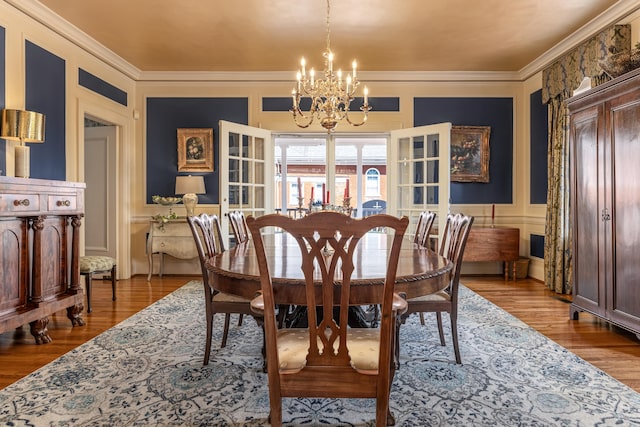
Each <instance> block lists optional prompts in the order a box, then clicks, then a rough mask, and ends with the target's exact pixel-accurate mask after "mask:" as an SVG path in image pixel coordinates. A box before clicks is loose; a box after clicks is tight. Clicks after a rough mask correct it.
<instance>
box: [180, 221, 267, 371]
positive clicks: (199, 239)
mask: <svg viewBox="0 0 640 427" xmlns="http://www.w3.org/2000/svg"><path fill="white" fill-rule="evenodd" d="M187 221H188V223H189V227H190V228H191V233H193V238H194V240H195V243H196V248H197V249H198V257H199V258H200V267H201V269H202V284H203V285H204V296H205V298H204V300H205V308H206V316H207V340H206V346H205V351H204V363H203V364H204V365H208V364H209V354H210V353H211V335H212V334H213V318H214V316H215V314H216V313H224V329H223V332H222V343H221V344H220V347H221V348H223V347H225V346H226V345H227V336H228V334H229V320H230V318H231V314H233V313H236V314H239V315H240V318H239V320H238V325H241V324H242V316H243V315H245V314H250V315H254V317H255V315H256V313H254V312H253V311H252V310H251V300H249V299H247V298H242V297H238V296H235V295H231V294H227V293H224V292H218V291H216V290H215V286H214V283H211V281H210V275H209V271H208V270H207V266H206V262H207V260H209V258H211V257H213V256H216V255H218V254H220V253H222V252H224V244H223V243H222V239H221V232H220V221H219V220H218V217H217V216H216V215H208V214H206V213H202V214H200V215H198V216H189V217H187ZM258 317H259V316H258ZM256 321H257V322H258V324H261V323H262V321H261V319H256Z"/></svg>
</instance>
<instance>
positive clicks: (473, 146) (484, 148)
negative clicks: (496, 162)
mask: <svg viewBox="0 0 640 427" xmlns="http://www.w3.org/2000/svg"><path fill="white" fill-rule="evenodd" d="M490 134H491V127H490V126H452V128H451V181H457V182H489V135H490Z"/></svg>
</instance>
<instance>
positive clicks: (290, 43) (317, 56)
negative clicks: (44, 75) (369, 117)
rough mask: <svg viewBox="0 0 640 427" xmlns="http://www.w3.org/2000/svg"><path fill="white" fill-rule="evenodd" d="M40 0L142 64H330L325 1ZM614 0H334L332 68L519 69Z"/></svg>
mask: <svg viewBox="0 0 640 427" xmlns="http://www.w3.org/2000/svg"><path fill="white" fill-rule="evenodd" d="M12 2H13V3H16V2H15V1H12ZM40 3H42V4H43V5H45V6H46V7H48V8H50V9H51V10H52V11H53V12H55V13H56V14H57V15H59V16H61V17H63V18H64V19H65V20H67V21H69V22H71V23H72V24H73V25H75V26H76V27H78V28H79V29H80V30H81V31H82V32H84V33H86V34H88V35H89V36H91V37H92V38H93V39H95V40H97V41H98V42H99V43H101V44H102V45H104V46H106V47H107V48H108V49H110V50H111V51H113V52H114V53H115V54H117V55H118V56H120V57H121V58H122V59H124V60H125V61H126V62H128V63H129V64H131V65H132V66H134V67H136V68H137V69H139V70H140V71H142V72H151V71H175V72H178V71H210V72H217V71H220V72H233V71H254V72H256V71H262V72H265V71H289V70H292V71H293V70H295V69H297V68H298V66H299V60H300V57H302V56H304V57H305V58H306V61H307V64H308V65H307V66H308V67H309V68H310V67H312V66H314V67H315V68H316V69H322V68H324V64H323V61H322V56H321V54H322V51H323V50H324V49H325V46H326V35H327V31H326V30H327V4H326V1H325V0H268V1H267V0H232V1H230V0H217V1H210V0H209V1H203V0H180V1H176V0H109V1H105V0H40ZM617 3H618V4H619V3H627V4H629V3H630V1H629V0H619V1H616V0H481V1H480V0H395V1H394V0H368V1H363V0H360V1H355V0H333V2H332V3H331V9H330V29H331V33H330V34H331V46H332V50H333V51H334V54H335V64H336V68H338V67H342V68H345V69H347V68H350V67H351V65H350V64H351V62H352V60H353V59H357V60H358V68H359V69H360V70H365V71H379V72H391V71H475V72H478V71H502V72H509V71H519V70H521V69H522V68H523V67H526V66H527V65H528V64H530V63H531V62H532V61H534V60H535V59H536V58H538V57H540V56H541V55H543V54H544V53H545V52H546V51H548V50H549V49H551V48H552V47H553V46H555V45H557V44H558V43H560V42H561V41H562V40H564V39H565V38H567V37H568V36H570V35H571V34H572V33H574V32H576V31H577V30H579V29H580V28H581V27H583V26H585V24H587V23H588V22H589V21H591V20H592V19H594V18H596V17H597V16H598V15H600V14H601V13H603V12H604V11H606V10H607V9H608V8H609V7H611V6H612V5H615V4H617ZM633 3H637V2H633Z"/></svg>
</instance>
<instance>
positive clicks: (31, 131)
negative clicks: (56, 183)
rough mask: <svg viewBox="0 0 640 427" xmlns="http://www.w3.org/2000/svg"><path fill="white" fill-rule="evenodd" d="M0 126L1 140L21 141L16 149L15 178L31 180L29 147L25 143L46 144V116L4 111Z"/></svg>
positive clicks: (30, 112) (19, 111)
mask: <svg viewBox="0 0 640 427" xmlns="http://www.w3.org/2000/svg"><path fill="white" fill-rule="evenodd" d="M0 124H1V126H0V138H4V139H13V140H18V141H20V145H18V146H16V147H15V154H14V157H15V176H18V177H22V178H29V167H30V160H29V147H28V146H26V145H25V142H38V143H40V142H44V114H42V113H36V112H35V111H24V110H10V109H3V110H2V121H1V122H0Z"/></svg>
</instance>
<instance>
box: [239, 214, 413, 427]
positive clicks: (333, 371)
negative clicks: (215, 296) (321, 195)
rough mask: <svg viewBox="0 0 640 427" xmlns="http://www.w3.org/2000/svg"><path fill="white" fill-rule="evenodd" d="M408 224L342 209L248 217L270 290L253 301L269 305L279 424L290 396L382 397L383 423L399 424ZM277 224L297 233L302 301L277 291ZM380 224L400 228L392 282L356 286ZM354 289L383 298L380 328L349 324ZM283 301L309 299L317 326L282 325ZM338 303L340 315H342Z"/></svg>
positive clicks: (272, 388) (272, 391)
mask: <svg viewBox="0 0 640 427" xmlns="http://www.w3.org/2000/svg"><path fill="white" fill-rule="evenodd" d="M408 223H409V219H408V218H406V217H403V218H396V217H393V216H390V215H373V216H369V217H367V218H363V219H354V218H350V217H349V216H347V215H344V214H342V213H337V212H317V213H311V214H309V215H308V216H306V217H304V218H301V219H298V220H294V219H291V218H288V217H286V216H283V215H278V214H273V215H265V216H262V217H259V218H254V217H251V216H249V217H248V218H247V224H248V226H249V230H250V231H251V235H252V238H253V242H254V245H255V249H256V254H257V259H258V266H259V270H260V283H261V287H262V295H261V296H260V297H259V298H257V299H256V300H254V302H252V304H254V303H255V304H256V306H257V307H264V327H265V335H266V341H267V349H266V350H267V366H268V370H267V376H268V380H269V403H270V408H271V411H270V416H269V420H270V423H271V425H273V426H280V425H281V424H282V398H283V397H319V398H375V399H376V425H377V426H384V425H394V424H395V420H394V419H393V416H392V414H391V411H390V410H389V394H390V387H391V383H392V381H393V376H394V373H395V365H394V363H393V348H394V342H395V318H396V315H397V314H399V313H401V312H402V311H403V310H404V304H405V303H406V301H403V299H402V298H400V297H399V296H398V295H397V294H395V293H394V285H395V276H396V270H397V266H398V257H399V255H400V245H401V242H402V239H403V236H404V233H405V231H406V228H407V225H408ZM273 227H278V228H280V229H282V231H283V232H285V233H289V234H290V235H291V236H292V237H293V238H294V239H295V240H296V241H297V243H298V246H299V249H300V253H301V257H300V260H301V265H300V267H301V269H302V272H303V274H304V278H305V284H306V286H305V288H306V291H304V293H303V292H300V293H299V294H298V298H297V299H296V298H286V297H284V296H282V293H278V294H274V292H273V287H272V279H271V276H270V272H269V264H268V262H267V254H266V249H265V245H264V243H263V240H262V232H263V230H264V229H265V228H269V229H273ZM379 227H385V228H386V229H387V230H392V231H393V243H392V246H391V250H390V251H389V253H388V257H389V258H388V266H387V270H386V277H385V282H384V288H383V287H382V286H380V288H379V292H375V291H374V289H375V287H372V286H356V285H354V286H352V284H351V275H352V273H353V271H354V269H355V268H358V265H359V261H358V259H357V257H354V253H355V249H356V247H357V245H358V242H359V240H360V239H361V238H362V237H363V236H364V235H365V233H367V232H368V231H369V230H372V229H376V228H379ZM354 258H355V259H354ZM336 277H338V278H340V279H339V280H340V281H339V282H336V279H335V278H336ZM359 288H360V289H359ZM354 292H368V293H370V297H371V303H376V304H382V320H381V323H380V327H379V328H350V327H349V326H348V321H347V319H348V309H349V305H350V293H354ZM394 296H395V298H394ZM394 301H395V305H394ZM277 304H297V305H301V304H302V305H306V306H307V324H308V325H310V327H308V328H293V329H288V328H282V329H278V328H277V322H276V315H275V307H276V305H277ZM334 307H336V313H339V314H335V315H334ZM336 317H337V318H336Z"/></svg>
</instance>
